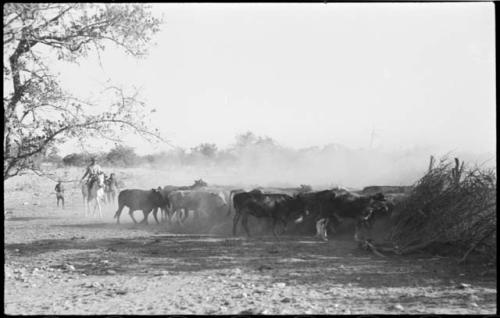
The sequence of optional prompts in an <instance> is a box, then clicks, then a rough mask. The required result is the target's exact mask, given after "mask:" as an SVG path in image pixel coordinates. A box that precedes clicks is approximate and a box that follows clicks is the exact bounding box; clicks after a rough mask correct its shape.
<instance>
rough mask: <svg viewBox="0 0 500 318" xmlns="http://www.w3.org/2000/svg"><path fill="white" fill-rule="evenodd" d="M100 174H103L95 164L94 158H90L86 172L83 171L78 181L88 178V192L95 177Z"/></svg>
mask: <svg viewBox="0 0 500 318" xmlns="http://www.w3.org/2000/svg"><path fill="white" fill-rule="evenodd" d="M101 173H104V172H103V171H102V169H101V167H100V166H99V165H98V164H96V160H95V158H92V159H90V165H89V166H88V167H87V170H86V171H85V174H84V175H83V177H82V179H81V180H80V181H83V179H85V177H86V176H88V178H87V181H86V184H87V187H88V190H89V192H90V189H91V187H92V183H93V182H94V181H95V180H96V177H97V176H98V175H99V174H101Z"/></svg>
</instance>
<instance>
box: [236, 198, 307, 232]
mask: <svg viewBox="0 0 500 318" xmlns="http://www.w3.org/2000/svg"><path fill="white" fill-rule="evenodd" d="M233 204H234V211H235V215H234V218H233V235H236V228H237V225H238V221H239V219H240V217H241V224H242V226H243V228H244V229H245V232H246V234H247V236H250V231H249V230H248V215H252V216H255V217H258V218H261V217H268V218H271V219H272V222H273V235H274V236H275V237H278V233H277V231H276V226H277V223H278V222H281V223H282V224H283V227H284V231H285V230H286V226H287V221H288V220H295V221H296V222H297V223H298V222H300V221H301V219H303V215H307V214H308V211H307V210H306V208H305V205H304V203H303V201H302V200H301V199H300V198H298V197H297V196H293V197H292V196H289V195H287V194H279V193H271V194H266V193H263V192H262V191H260V190H258V189H255V190H252V191H249V192H239V193H236V194H234V197H233Z"/></svg>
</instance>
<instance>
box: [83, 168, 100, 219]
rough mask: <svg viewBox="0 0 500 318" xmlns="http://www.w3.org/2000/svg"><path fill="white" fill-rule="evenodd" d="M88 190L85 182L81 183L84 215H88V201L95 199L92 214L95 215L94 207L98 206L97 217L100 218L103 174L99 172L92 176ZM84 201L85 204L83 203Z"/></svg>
mask: <svg viewBox="0 0 500 318" xmlns="http://www.w3.org/2000/svg"><path fill="white" fill-rule="evenodd" d="M90 183H91V184H92V186H91V188H90V192H89V188H88V185H87V183H83V184H82V195H83V205H84V207H85V216H90V202H91V201H92V200H95V203H94V210H93V211H92V215H95V212H96V209H97V208H99V217H100V218H102V209H101V203H100V201H104V174H103V173H100V174H98V175H97V176H96V177H95V178H93V179H92V180H91V181H90ZM85 202H86V203H87V204H85Z"/></svg>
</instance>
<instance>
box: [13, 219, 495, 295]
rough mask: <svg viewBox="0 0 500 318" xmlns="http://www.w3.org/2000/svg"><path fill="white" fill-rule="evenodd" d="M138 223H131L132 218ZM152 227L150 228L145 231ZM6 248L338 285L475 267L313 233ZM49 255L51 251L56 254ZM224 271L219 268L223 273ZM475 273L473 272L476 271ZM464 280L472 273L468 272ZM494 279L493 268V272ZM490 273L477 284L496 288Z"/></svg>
mask: <svg viewBox="0 0 500 318" xmlns="http://www.w3.org/2000/svg"><path fill="white" fill-rule="evenodd" d="M59 226H72V227H93V228H105V227H110V228H111V227H113V228H116V227H117V226H116V225H115V224H109V223H107V224H102V223H96V224H94V223H89V224H78V225H59ZM130 227H131V228H135V227H134V225H130ZM145 234H147V233H145ZM5 250H6V251H9V252H11V253H17V254H16V255H17V256H18V257H19V258H23V257H26V258H31V259H33V260H34V261H36V259H37V258H39V259H41V260H42V259H43V260H44V261H45V262H47V259H50V260H51V261H50V264H49V266H51V267H60V266H62V265H63V264H71V265H73V266H74V267H75V270H76V271H77V272H79V273H85V274H87V275H108V274H109V271H110V270H113V271H115V272H116V273H119V274H127V275H146V274H148V273H149V275H150V274H151V273H152V272H153V273H155V272H161V271H168V272H169V273H171V274H175V273H188V272H198V271H206V270H221V269H222V270H226V269H227V270H228V271H227V272H231V271H229V270H232V269H235V268H239V269H241V271H242V272H243V273H254V274H259V275H262V276H263V277H266V278H265V279H268V280H270V281H276V282H282V281H286V282H288V284H292V285H293V284H301V285H314V284H318V283H322V282H324V281H325V280H329V281H333V282H334V283H335V284H349V283H351V284H353V285H356V286H361V287H373V288H382V287H413V286H439V285H442V284H443V283H446V284H448V281H449V279H450V278H451V277H456V276H458V274H459V272H460V271H467V270H469V271H470V272H471V273H472V272H473V271H474V270H475V269H476V270H477V268H469V269H467V268H466V267H458V266H456V264H455V265H454V264H453V262H452V261H450V260H449V259H439V258H430V257H425V256H420V257H412V258H409V257H405V258H403V257H396V256H393V257H385V258H381V257H378V256H375V255H373V254H371V253H369V252H367V251H364V250H360V249H358V248H357V247H356V244H355V243H354V242H352V241H348V240H331V241H330V242H320V241H317V240H315V239H312V238H311V237H304V236H302V237H301V236H283V237H281V238H280V240H277V239H276V238H274V237H272V236H265V237H256V238H250V239H248V238H241V237H240V238H231V237H226V236H215V235H206V234H197V235H194V234H161V235H147V236H135V237H129V238H123V237H115V238H105V239H96V240H88V239H85V238H78V237H74V238H72V239H48V240H39V241H36V242H32V243H25V244H7V245H6V246H5ZM51 255H52V256H51ZM224 272H225V271H222V272H221V273H224ZM471 278H472V277H471ZM463 280H464V281H467V277H464V278H463ZM495 280H496V272H495ZM495 280H492V278H491V277H489V278H484V279H483V280H480V281H478V278H477V277H475V278H474V283H475V284H476V285H478V282H479V283H480V284H484V285H485V286H488V287H490V288H491V285H492V284H493V285H494V282H495Z"/></svg>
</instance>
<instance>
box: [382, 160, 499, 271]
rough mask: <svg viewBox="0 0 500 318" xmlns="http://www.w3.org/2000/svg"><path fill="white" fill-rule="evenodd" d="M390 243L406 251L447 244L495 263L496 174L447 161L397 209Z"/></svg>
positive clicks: (457, 162) (453, 248)
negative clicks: (472, 252)
mask: <svg viewBox="0 0 500 318" xmlns="http://www.w3.org/2000/svg"><path fill="white" fill-rule="evenodd" d="M395 215H396V216H395V219H394V226H393V229H392V235H391V237H392V241H393V243H394V244H395V246H397V247H398V249H399V251H400V252H402V253H409V252H412V251H415V250H420V249H424V248H429V247H432V246H434V247H435V246H441V247H443V246H445V245H447V246H449V247H451V248H452V250H454V251H456V252H459V251H460V252H462V253H463V252H465V251H466V252H465V255H464V258H463V260H465V258H466V257H467V255H468V254H469V253H470V252H471V251H472V250H476V251H482V252H483V254H486V255H487V256H488V257H489V258H493V259H494V260H495V261H496V173H495V171H494V170H493V169H481V168H478V167H473V168H467V167H464V164H463V163H462V165H461V166H460V164H459V161H458V159H455V166H453V163H452V162H450V160H448V159H446V158H444V159H442V160H441V162H440V163H439V164H438V165H437V166H436V167H434V168H433V167H431V168H430V169H429V172H428V173H427V174H426V175H425V176H424V177H423V178H421V179H420V180H419V181H418V182H417V183H416V185H415V187H414V189H413V191H412V192H411V193H410V195H409V196H408V197H407V198H406V200H404V201H402V202H400V203H399V204H398V205H397V206H396V210H395Z"/></svg>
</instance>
